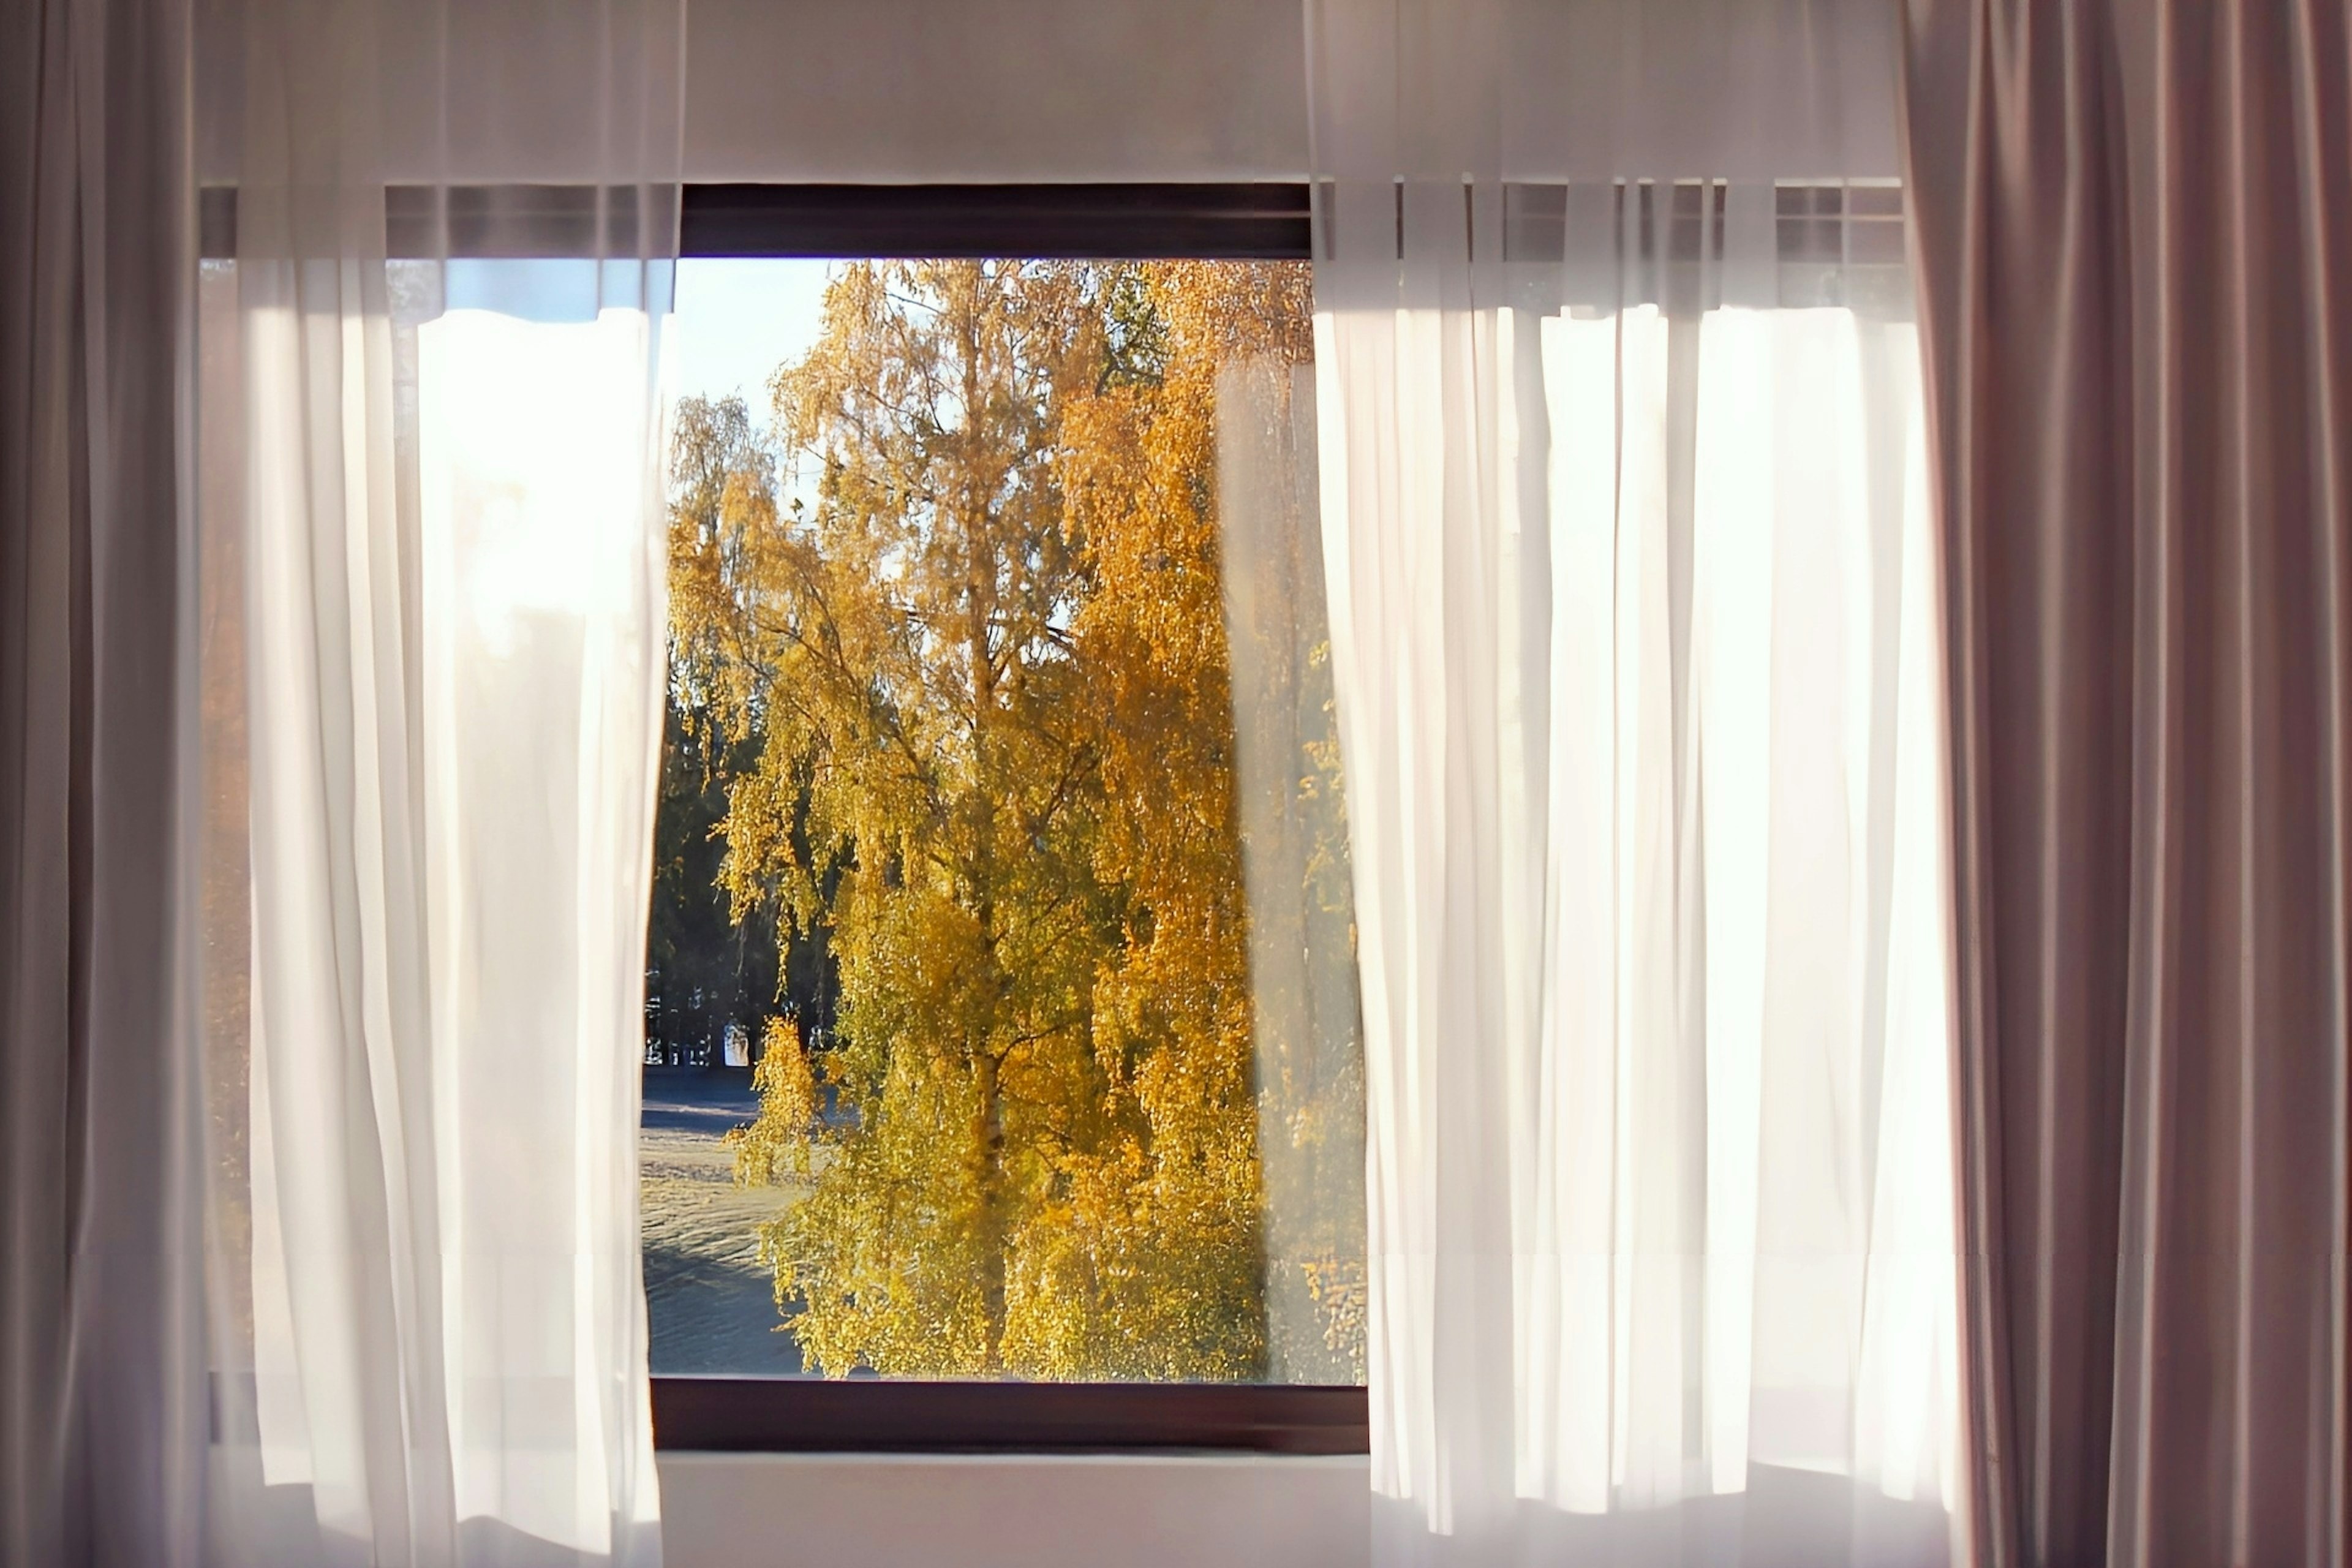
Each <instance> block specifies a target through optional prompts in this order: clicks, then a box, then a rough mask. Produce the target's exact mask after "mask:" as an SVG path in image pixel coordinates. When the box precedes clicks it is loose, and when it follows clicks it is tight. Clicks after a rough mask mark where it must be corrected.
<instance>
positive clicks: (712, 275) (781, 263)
mask: <svg viewBox="0 0 2352 1568" xmlns="http://www.w3.org/2000/svg"><path fill="white" fill-rule="evenodd" d="M834 265H835V264H834V263H833V262H830V261H803V260H782V259H778V258H765V257H763V258H756V259H750V260H735V259H728V260H719V259H713V258H687V259H685V260H682V261H680V262H679V263H678V264H677V303H676V309H677V314H676V315H675V316H674V317H672V318H671V321H670V331H672V332H673V333H674V334H676V335H675V339H674V344H673V352H674V353H676V355H677V358H676V359H675V360H674V361H673V362H672V364H671V369H672V372H673V374H675V375H676V377H677V394H678V395H679V396H681V397H724V396H726V395H728V394H730V393H740V394H741V395H742V397H743V401H744V402H745V403H746V404H747V405H750V408H751V417H752V418H753V419H754V420H756V421H757V422H759V423H760V424H762V425H764V424H766V423H767V422H768V377H770V376H771V375H773V374H775V372H776V367H777V366H778V365H780V364H782V363H784V362H785V361H787V360H793V359H798V358H799V357H800V356H801V355H802V354H803V353H806V352H807V350H808V347H809V345H810V344H811V343H813V342H815V341H816V334H817V328H818V326H819V325H820V324H821V322H822V321H823V318H824V283H825V275H826V273H827V271H828V270H829V269H830V268H832V267H833V266H834Z"/></svg>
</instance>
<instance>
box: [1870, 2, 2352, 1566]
mask: <svg viewBox="0 0 2352 1568" xmlns="http://www.w3.org/2000/svg"><path fill="white" fill-rule="evenodd" d="M1909 23H1910V29H1909V35H1908V39H1907V45H1906V51H1907V65H1906V86H1907V90H1908V99H1907V103H1906V119H1907V153H1908V161H1909V171H1908V176H1909V182H1910V188H1911V192H1912V202H1913V211H1914V216H1915V222H1916V253H1915V254H1916V258H1917V262H1918V269H1919V274H1920V279H1921V293H1922V300H1923V309H1924V311H1925V325H1926V333H1925V337H1926V343H1927V360H1928V364H1929V384H1930V388H1931V405H1932V419H1931V425H1932V428H1933V432H1934V441H1935V445H1936V471H1937V503H1938V513H1939V517H1940V521H1941V525H1942V531H1943V552H1944V564H1945V574H1946V583H1945V586H1946V614H1947V618H1948V627H1949V637H1950V642H1951V649H1952V662H1951V689H1950V700H1951V708H1952V721H1953V736H1954V741H1953V785H1952V787H1953V794H1954V800H1955V813H1956V819H1957V820H1956V839H1955V843H1956V856H1955V860H1956V879H1957V892H1958V905H1957V908H1958V921H1959V932H1960V942H1959V944H1958V953H1959V961H1960V966H1961V967H1960V985H1959V997H1960V1023H1961V1031H1960V1041H1961V1045H1960V1053H1959V1063H1958V1068H1959V1072H1958V1089H1959V1100H1960V1127H1961V1149H1960V1154H1961V1190H1962V1194H1963V1203H1962V1215H1963V1224H1964V1244H1965V1246H1966V1248H1967V1254H1968V1259H1969V1266H1968V1268H1967V1269H1966V1271H1965V1272H1966V1276H1967V1280H1968V1285H1967V1289H1966V1293H1965V1298H1966V1313H1965V1327H1964V1333H1963V1342H1964V1345H1965V1349H1966V1354H1967V1356H1968V1360H1969V1379H1968V1389H1969V1420H1970V1425H1971V1427H1972V1432H1971V1437H1972V1442H1971V1445H1970V1452H1971V1455H1972V1458H1973V1464H1974V1468H1975V1472H1976V1473H1975V1475H1974V1477H1973V1480H1974V1487H1973V1495H1974V1497H1975V1499H1976V1501H1977V1514H1976V1519H1975V1530H1976V1533H1977V1535H1978V1539H1979V1544H1980V1550H1981V1551H1982V1553H1983V1556H1984V1560H1985V1561H1987V1562H1989V1563H2000V1564H2008V1563H2020V1564H2028V1563H2030V1564H2042V1563H2053V1564H2054V1563H2097V1562H2105V1563H2117V1564H2125V1563H2128V1564H2151V1565H2153V1564H2170V1563H2180V1564H2189V1563H2312V1564H2319V1563H2341V1562H2343V1561H2345V1553H2346V1550H2347V1541H2346V1531H2347V1469H2346V1465H2347V1455H2346V1423H2347V1400H2352V1377H2348V1376H2347V1372H2352V1368H2347V1359H2346V1357H2347V1344H2346V1333H2347V1317H2346V1308H2345V1289H2346V1251H2347V1196H2348V1195H2352V1194H2347V1163H2346V1143H2347V1121H2348V1120H2352V1104H2347V990H2346V987H2347V966H2352V927H2347V906H2346V886H2347V868H2352V842H2348V841H2347V831H2346V830H2347V822H2346V812H2347V789H2352V776H2348V775H2347V763H2348V761H2352V759H2348V757H2347V749H2346V747H2347V740H2346V731H2347V720H2352V710H2347V682H2352V663H2347V620H2346V617H2347V614H2348V613H2352V596H2347V595H2352V576H2347V549H2352V502H2347V485H2346V476H2347V472H2352V328H2347V310H2352V227H2347V225H2352V216H2347V215H2352V122H2347V115H2352V34H2347V17H2346V14H2345V11H2344V8H2343V7H2342V6H2341V5H2331V4H2326V3H2312V4H2304V3H2294V4H2282V5H2260V6H2238V5H2193V4H2173V3H2168V0H2157V3H2151V4H2147V5H2106V4H2069V5H2021V4H2005V3H1998V0H1929V3H1926V4H1915V5H1912V6H1911V8H1910V13H1909Z"/></svg>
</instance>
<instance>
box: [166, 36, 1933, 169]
mask: <svg viewBox="0 0 2352 1568" xmlns="http://www.w3.org/2000/svg"><path fill="white" fill-rule="evenodd" d="M242 3H243V0H206V3H205V5H202V6H201V7H200V11H201V13H202V14H201V16H200V17H199V24H198V56H199V59H198V72H199V90H198V93H197V99H198V131H199V147H198V168H199V171H200V174H201V176H202V178H203V179H204V180H205V182H206V183H211V184H227V183H234V182H235V180H236V167H235V158H234V155H233V150H234V149H235V148H236V145H237V144H238V140H239V137H240V136H241V135H242V134H243V129H242V128H241V125H240V123H239V117H240V115H241V114H242V112H243V111H242V109H241V105H242V104H243V102H244V100H245V99H244V94H243V93H242V92H240V91H239V90H237V89H238V82H237V78H238V73H239V71H240V69H241V62H240V59H239V58H238V53H237V50H236V47H235V43H234V39H235V37H236V28H235V27H234V26H232V25H231V24H232V22H233V20H234V18H235V17H236V15H237V13H238V8H239V6H240V5H242ZM686 9H687V26H686V35H687V36H686V54H687V60H686V73H685V74H686V107H685V121H686V126H685V166H684V174H685V176H686V178H688V180H693V181H700V182H730V181H734V182H760V183H822V184H898V183H914V184H993V183H1003V182H1032V181H1118V182H1135V181H1251V180H1297V179H1302V178H1304V177H1305V176H1306V175H1307V170H1308V166H1309V164H1310V163H1311V162H1312V159H1311V157H1310V154H1309V149H1308V134H1307V77H1308V71H1307V58H1306V43H1305V36H1306V27H1305V24H1304V19H1303V16H1302V14H1301V0H1186V3H1184V4H1181V5H1171V4H1168V3H1167V0H956V3H954V4H944V3H942V0H694V3H693V4H691V5H688V7H687V8H686ZM1475 9H1476V8H1475V7H1470V8H1466V9H1465V13H1464V15H1465V17H1467V16H1470V15H1471V14H1472V12H1473V11H1475ZM1502 10H1503V12H1504V13H1505V15H1506V16H1508V17H1510V18H1511V20H1510V21H1509V23H1508V27H1509V33H1508V35H1507V36H1510V37H1515V38H1537V39H1540V40H1541V42H1542V44H1543V46H1544V47H1540V48H1515V49H1514V50H1513V51H1512V56H1511V65H1510V68H1509V70H1508V71H1507V81H1506V82H1505V89H1506V90H1505V91H1504V93H1503V94H1502V97H1501V100H1500V101H1499V102H1498V103H1497V104H1496V105H1495V106H1494V112H1495V115H1496V132H1497V133H1498V135H1499V138H1500V153H1501V162H1502V167H1503V171H1504V173H1505V175H1506V177H1507V178H1511V179H1521V180H1557V179H1569V178H1591V177H1596V176H1600V177H1608V178H1618V177H1624V176H1636V177H1646V178H1656V179H1665V180H1673V179H1689V178H1696V177H1706V178H1715V179H1744V178H1755V177H1767V178H1769V177H1774V176H1797V177H1802V178H1810V179H1837V178H1845V179H1854V178H1872V179H1883V178H1887V177H1891V176H1892V175H1893V174H1895V166H1894V164H1895V159H1894V148H1895V138H1894V95H1893V89H1892V72H1891V71H1886V72H1882V71H1879V70H1877V69H1875V68H1871V69H1860V70H1853V71H1847V72H1843V73H1842V76H1841V79H1842V80H1843V81H1845V82H1848V83H1854V82H1862V83H1874V82H1877V81H1879V80H1880V79H1881V78H1882V77H1883V78H1885V80H1886V86H1885V90H1883V91H1878V90H1866V89H1857V90H1845V91H1841V92H1838V93H1832V94H1821V95H1811V94H1791V93H1790V92H1788V91H1786V90H1785V89H1786V83H1787V82H1788V81H1790V80H1791V79H1796V76H1795V75H1794V74H1793V73H1795V71H1796V69H1797V68H1798V67H1800V66H1801V65H1802V64H1803V63H1804V61H1805V59H1807V58H1811V52H1814V51H1816V49H1817V45H1818V43H1819V41H1820V40H1822V39H1824V38H1826V39H1831V40H1833V43H1832V45H1831V46H1830V49H1829V52H1830V53H1832V54H1833V55H1834V56H1836V57H1838V58H1850V59H1853V60H1858V61H1870V62H1877V61H1880V60H1891V59H1893V58H1895V47H1896V40H1895V23H1896V16H1897V9H1896V7H1895V6H1892V5H1887V4H1885V3H1884V0H1676V3H1674V4H1659V3H1657V0H1650V3H1648V4H1644V3H1643V0H1576V3H1575V4H1573V5H1562V4H1560V3H1559V0H1503V5H1502ZM435 14H436V8H435V7H430V6H415V5H403V4H401V0H381V5H380V9H379V11H378V13H377V17H376V22H375V26H374V31H375V34H376V41H377V47H376V50H375V56H376V58H378V59H379V60H380V61H381V63H382V73H383V74H382V82H383V87H382V90H381V92H380V94H379V95H378V96H379V98H380V100H381V102H382V103H383V104H384V105H385V106H387V107H386V111H385V117H386V121H387V123H386V125H385V128H384V130H385V134H384V137H383V153H384V159H385V167H386V169H387V172H388V173H389V174H390V176H391V177H392V178H393V179H394V180H396V181H403V180H405V181H413V180H419V179H427V178H435V177H447V178H452V179H457V180H463V181H469V182H478V183H485V184H495V183H510V182H519V181H538V182H558V183H576V182H579V181H582V180H583V179H588V178H593V177H594V171H593V168H592V167H591V164H592V163H593V159H594V158H595V157H596V156H597V155H598V153H597V149H598V148H599V147H600V146H602V145H603V144H604V143H603V142H602V141H601V140H600V138H599V137H598V135H596V134H595V133H594V132H595V131H596V129H597V128H596V127H593V126H587V125H584V124H583V123H582V121H581V113H582V110H581V107H580V106H581V104H582V103H583V101H587V100H593V98H594V96H595V95H593V94H584V95H583V93H582V92H581V91H580V86H581V83H582V82H583V80H584V79H587V78H588V77H590V76H592V75H593V72H594V69H595V61H596V60H597V59H598V58H600V56H599V50H600V47H601V46H600V44H599V42H598V39H597V38H596V37H595V28H596V27H597V26H598V18H599V17H600V16H602V15H603V13H602V12H601V10H600V8H598V7H593V6H580V7H575V8H572V10H571V11H570V12H551V11H550V9H549V8H548V7H547V6H545V5H534V4H531V3H530V0H473V3H471V4H469V5H466V6H465V7H463V8H462V10H459V11H456V12H453V13H452V14H451V20H452V24H453V28H452V30H453V31H455V32H457V33H458V34H462V37H440V36H439V35H437V34H435V33H433V32H432V31H431V30H430V29H429V28H427V27H426V26H424V25H423V21H422V19H424V18H429V17H431V16H434V15H435ZM638 42H640V43H643V42H644V41H643V40H639V41H638ZM1633 60H1637V61H1639V62H1640V64H1641V69H1640V70H1638V71H1632V70H1629V69H1627V68H1625V64H1626V62H1627V61H1633ZM445 64H446V71H447V73H448V76H447V80H446V84H444V85H432V81H433V78H434V76H435V74H436V72H438V71H440V70H441V69H443V68H444V66H445ZM1633 80H1638V81H1640V82H1642V83H1643V84H1644V85H1643V90H1642V94H1641V99H1640V101H1638V102H1632V103H1629V102H1626V101H1624V100H1625V98H1626V93H1627V89H1626V86H1625V84H1626V83H1627V82H1628V81H1633ZM1699 104H1706V105H1708V106H1709V109H1708V112H1706V113H1705V114H1697V113H1695V112H1694V111H1693V106H1695V105H1699ZM417 105H443V106H447V118H446V122H444V121H441V120H440V119H437V118H436V117H435V116H433V115H430V114H426V113H425V112H422V111H421V110H418V109H416V108H415V107H413V106H417ZM1561 149H1571V150H1573V151H1572V152H1571V153H1570V156H1569V163H1567V164H1563V163H1562V161H1561V157H1560V150H1561ZM1570 165H1572V166H1570Z"/></svg>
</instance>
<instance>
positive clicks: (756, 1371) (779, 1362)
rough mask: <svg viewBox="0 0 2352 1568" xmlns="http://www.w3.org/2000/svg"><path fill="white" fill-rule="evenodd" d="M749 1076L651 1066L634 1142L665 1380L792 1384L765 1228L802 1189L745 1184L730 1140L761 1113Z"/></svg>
mask: <svg viewBox="0 0 2352 1568" xmlns="http://www.w3.org/2000/svg"><path fill="white" fill-rule="evenodd" d="M758 1110H759V1100H758V1098H757V1097H756V1096H755V1095H753V1094H752V1092H751V1073H750V1072H749V1071H748V1070H745V1069H742V1068H734V1069H729V1068H716V1069H705V1068H646V1076H645V1113H644V1116H643V1118H642V1119H641V1121H640V1122H639V1124H638V1127H639V1130H638V1134H637V1174H638V1191H639V1203H640V1205H641V1212H642V1215H643V1222H642V1223H643V1235H644V1239H645V1269H646V1309H647V1311H648V1314H649V1316H650V1318H651V1321H652V1329H653V1345H652V1350H653V1370H654V1372H655V1373H656V1374H657V1375H661V1374H668V1375H695V1374H700V1375H713V1374H731V1375H736V1376H768V1377H776V1376H791V1375H793V1374H795V1373H799V1372H800V1371H801V1370H802V1367H801V1355H800V1346H799V1345H798V1344H797V1343H795V1342H793V1337H792V1335H791V1334H789V1333H785V1332H783V1331H782V1326H783V1318H782V1314H781V1313H779V1312H778V1310H776V1303H775V1294H774V1287H773V1284H772V1279H771V1278H770V1275H769V1271H768V1270H767V1269H766V1268H763V1267H761V1263H760V1237H759V1228H760V1226H761V1224H763V1223H764V1222H766V1221H768V1220H770V1219H772V1218H774V1217H775V1216H776V1215H778V1214H779V1213H781V1212H782V1211H783V1210H784V1209H785V1208H787V1207H789V1206H791V1205H792V1204H793V1203H794V1202H795V1201H797V1200H798V1199H799V1198H800V1197H801V1195H802V1191H803V1189H800V1188H797V1187H791V1186H779V1187H739V1186H737V1185H736V1184H735V1179H734V1170H735V1162H734V1155H733V1152H732V1151H730V1149H729V1148H728V1147H727V1145H726V1143H725V1142H724V1139H725V1138H726V1135H727V1131H728V1130H729V1129H730V1128H732V1127H738V1126H740V1125H742V1124H743V1123H744V1122H747V1121H751V1118H752V1117H753V1116H754V1115H756V1114H757V1113H758Z"/></svg>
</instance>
